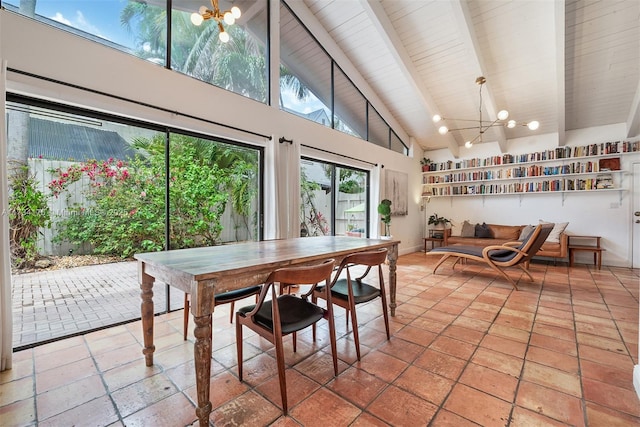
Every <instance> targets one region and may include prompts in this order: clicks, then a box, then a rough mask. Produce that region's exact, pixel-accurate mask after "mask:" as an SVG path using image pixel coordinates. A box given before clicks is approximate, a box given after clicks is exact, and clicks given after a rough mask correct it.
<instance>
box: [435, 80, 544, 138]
mask: <svg viewBox="0 0 640 427" xmlns="http://www.w3.org/2000/svg"><path fill="white" fill-rule="evenodd" d="M486 82H487V79H485V78H484V77H482V76H480V77H478V78H477V79H476V84H478V85H479V86H480V106H479V109H478V111H479V113H480V118H479V120H469V119H453V118H446V117H442V116H440V115H439V114H436V115H435V116H433V122H434V123H439V122H442V121H445V120H455V121H461V122H474V123H477V124H476V125H474V126H470V127H463V128H456V129H449V128H447V126H445V125H442V126H440V127H439V128H438V132H439V133H440V135H446V134H447V132H452V131H458V130H469V129H477V130H478V135H476V137H475V138H473V139H470V140H468V141H467V142H465V143H464V146H465V147H467V148H471V147H472V146H473V144H474V143H476V142H477V143H481V142H482V135H483V134H484V133H485V132H486V131H487V130H488V129H489V128H492V127H496V126H503V127H507V128H509V129H513V128H515V127H516V126H526V127H528V128H529V129H530V130H536V129H538V128H539V127H540V123H539V122H538V121H536V120H533V121H530V122H527V123H518V122H516V121H515V120H507V119H508V118H509V112H508V111H507V110H500V111H498V114H497V118H496V119H495V120H494V121H492V122H489V121H486V120H485V121H483V120H482V86H483V85H484V84H485V83H486Z"/></svg>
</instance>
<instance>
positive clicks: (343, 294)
mask: <svg viewBox="0 0 640 427" xmlns="http://www.w3.org/2000/svg"><path fill="white" fill-rule="evenodd" d="M351 285H352V286H353V302H354V303H355V304H362V303H363V302H367V301H371V300H372V299H375V298H377V297H379V296H380V289H379V288H377V287H375V286H371V285H368V284H366V283H364V282H360V281H358V280H352V281H351ZM348 286H349V282H348V281H347V279H338V280H337V281H336V283H334V285H333V287H332V288H331V298H337V299H341V300H344V301H348V300H349V289H348ZM316 289H318V290H320V291H322V290H323V289H324V286H318V287H317V288H316Z"/></svg>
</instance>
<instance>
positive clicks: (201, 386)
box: [191, 280, 215, 427]
mask: <svg viewBox="0 0 640 427" xmlns="http://www.w3.org/2000/svg"><path fill="white" fill-rule="evenodd" d="M214 296H215V281H213V280H209V281H206V280H205V281H201V282H193V283H192V284H191V313H192V314H193V319H194V323H195V329H194V330H193V335H194V336H195V338H196V342H195V344H194V346H193V352H194V362H195V365H196V366H195V367H196V394H197V396H198V405H197V406H196V416H197V417H198V420H199V421H200V427H204V426H208V425H209V414H211V402H210V401H209V386H210V384H211V351H212V348H211V347H212V339H213V334H212V328H211V319H212V314H213V310H214V307H215V303H214Z"/></svg>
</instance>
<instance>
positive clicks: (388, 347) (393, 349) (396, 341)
mask: <svg viewBox="0 0 640 427" xmlns="http://www.w3.org/2000/svg"><path fill="white" fill-rule="evenodd" d="M377 350H378V351H381V352H383V353H386V354H388V355H390V356H393V357H396V358H398V359H400V360H403V361H405V362H407V363H411V362H413V361H414V360H415V359H416V358H417V357H418V356H420V355H421V354H422V353H423V352H424V346H422V345H418V344H414V343H412V342H409V341H405V340H403V339H400V338H396V337H393V338H392V339H391V340H390V341H387V342H385V343H384V344H382V345H381V346H380V347H378V348H377Z"/></svg>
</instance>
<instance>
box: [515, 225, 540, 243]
mask: <svg viewBox="0 0 640 427" xmlns="http://www.w3.org/2000/svg"><path fill="white" fill-rule="evenodd" d="M535 229H536V227H535V226H533V225H525V226H524V228H523V229H522V231H521V232H520V237H518V240H519V241H521V242H523V241H525V240H527V239H528V238H529V236H531V233H533V230H535Z"/></svg>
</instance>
